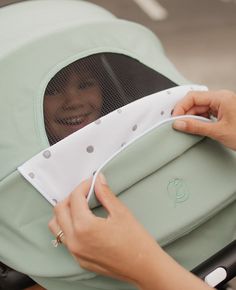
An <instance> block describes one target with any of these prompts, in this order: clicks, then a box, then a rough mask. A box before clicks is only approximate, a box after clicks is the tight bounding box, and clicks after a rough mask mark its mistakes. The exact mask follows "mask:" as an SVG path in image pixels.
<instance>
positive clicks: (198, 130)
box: [173, 119, 215, 139]
mask: <svg viewBox="0 0 236 290" xmlns="http://www.w3.org/2000/svg"><path fill="white" fill-rule="evenodd" d="M214 125H215V123H212V122H204V121H199V120H194V119H181V120H176V121H175V122H174V123H173V128H174V129H176V130H178V131H182V132H186V133H191V134H196V135H202V136H207V137H211V138H213V139H214V137H215V136H214V135H215V134H214V132H215V130H214Z"/></svg>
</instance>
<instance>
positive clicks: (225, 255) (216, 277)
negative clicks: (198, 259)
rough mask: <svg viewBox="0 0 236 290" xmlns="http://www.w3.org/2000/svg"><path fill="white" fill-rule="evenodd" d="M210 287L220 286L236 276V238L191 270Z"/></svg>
mask: <svg viewBox="0 0 236 290" xmlns="http://www.w3.org/2000/svg"><path fill="white" fill-rule="evenodd" d="M191 272H192V273H193V274H195V275H196V276H198V277H199V278H201V279H202V280H204V281H205V282H206V283H207V284H208V285H209V286H211V287H217V288H218V287H221V286H222V285H224V284H226V283H227V282H228V281H230V280H231V279H233V278H234V277H235V276H236V240H234V241H233V242H231V243H230V244H228V245H227V246H226V247H224V248H223V249H222V250H220V251H219V252H217V253H216V254H214V255H213V256H211V257H210V258H209V259H207V260H206V261H204V262H203V263H201V264H200V265H198V266H197V267H196V268H194V269H193V270H192V271H191Z"/></svg>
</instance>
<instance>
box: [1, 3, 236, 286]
mask: <svg viewBox="0 0 236 290" xmlns="http://www.w3.org/2000/svg"><path fill="white" fill-rule="evenodd" d="M31 1H34V0H31ZM58 1H59V0H58ZM87 1H89V2H92V3H95V4H98V5H100V6H103V7H104V8H106V9H107V10H109V11H111V12H112V13H113V14H114V15H116V16H118V17H120V18H123V19H127V20H131V21H135V22H138V23H141V24H143V25H145V26H147V27H149V28H150V29H151V30H152V31H153V32H154V33H156V34H157V36H158V37H159V38H160V40H161V42H162V43H163V46H164V48H165V51H166V54H167V56H168V57H169V59H170V60H171V61H172V62H173V63H174V64H175V66H176V67H177V69H178V70H179V71H180V72H181V73H182V74H183V75H184V76H185V78H187V79H189V80H190V81H192V82H194V83H197V84H205V85H207V86H208V87H209V89H213V90H215V89H230V90H234V91H236V0H198V1H196V0H87ZM15 2H21V0H0V7H1V6H4V5H7V4H10V3H15ZM142 41H145V39H140V42H142ZM232 287H233V288H234V289H236V281H234V282H233V284H232Z"/></svg>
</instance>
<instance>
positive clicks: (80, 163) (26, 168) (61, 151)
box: [18, 85, 207, 205]
mask: <svg viewBox="0 0 236 290" xmlns="http://www.w3.org/2000/svg"><path fill="white" fill-rule="evenodd" d="M191 90H195V91H203V90H207V88H206V87H205V86H200V85H183V86H177V87H174V88H171V89H168V90H164V91H161V92H158V93H155V94H152V95H149V96H146V97H144V98H142V99H139V100H137V101H134V102H132V103H130V104H128V105H126V106H124V107H122V108H120V109H118V110H116V111H113V112H111V113H109V114H108V115H106V116H104V117H102V118H100V119H98V120H96V121H95V122H93V123H90V124H89V125H87V126H86V127H84V128H82V129H80V130H79V131H77V132H75V133H73V134H71V135H70V136H68V137H66V138H65V139H63V140H61V141H59V142H58V143H56V144H54V145H52V146H51V147H49V148H47V149H45V150H43V151H42V152H40V153H39V154H37V155H35V156H34V157H33V158H31V159H30V160H28V161H26V162H25V163H24V164H23V165H22V166H20V167H19V168H18V170H19V172H20V173H21V174H22V175H23V176H24V177H25V178H26V179H27V180H28V181H29V182H30V183H31V184H32V185H33V186H34V187H35V188H36V189H37V190H38V191H39V192H40V193H41V194H42V195H43V196H44V197H45V198H46V199H47V200H48V201H49V202H50V203H51V204H52V205H55V204H56V203H57V202H58V201H61V200H63V199H64V198H65V197H66V196H67V195H68V194H69V193H70V192H71V191H72V190H73V189H74V188H75V187H76V186H77V185H78V184H79V183H80V182H81V181H83V180H84V179H87V178H89V177H90V176H92V175H95V176H97V173H98V172H99V170H100V169H101V168H102V167H103V166H104V165H105V164H106V163H107V162H108V161H109V160H110V159H111V158H112V157H113V156H114V155H116V154H119V152H120V151H121V150H123V149H124V148H125V147H127V146H129V144H131V143H132V142H133V141H134V140H136V139H137V138H141V137H142V136H143V135H144V134H145V133H146V132H148V131H149V130H150V129H152V128H154V127H157V126H161V125H162V124H163V123H165V122H169V121H172V120H173V117H171V112H172V110H173V108H174V106H175V104H176V102H177V101H179V100H180V99H181V98H183V97H184V96H185V95H186V94H187V93H188V92H189V91H191ZM95 173H96V174H95ZM93 184H94V183H93ZM90 192H92V189H91V190H90ZM88 198H89V197H88Z"/></svg>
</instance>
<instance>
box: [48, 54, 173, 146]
mask: <svg viewBox="0 0 236 290" xmlns="http://www.w3.org/2000/svg"><path fill="white" fill-rule="evenodd" d="M174 86H176V84H175V83H173V82H172V81H171V80H169V79H167V78H166V77H164V76H163V75H161V74H159V73H158V72H156V71H154V70H152V69H150V68H148V67H146V66H145V65H143V64H141V63H140V62H139V61H137V60H134V59H132V58H131V57H127V56H124V55H120V54H114V53H100V54H96V55H92V56H88V57H86V58H83V59H80V60H77V61H75V62H73V63H71V64H70V65H68V66H66V67H65V68H63V69H62V70H61V71H59V72H58V73H57V74H56V75H55V76H54V77H53V78H52V79H51V80H50V82H49V84H48V85H47V88H46V90H45V93H44V120H45V128H46V133H47V136H48V139H49V142H50V144H51V145H52V144H54V143H56V142H58V141H60V140H61V139H63V138H65V137H67V136H68V135H70V134H72V133H74V132H75V131H77V130H79V129H81V128H83V127H84V126H86V125H88V124H89V123H91V122H93V121H95V120H96V119H98V118H100V117H101V116H104V115H106V114H108V113H110V112H112V111H114V110H116V109H118V108H120V107H122V106H124V105H126V104H128V103H131V102H133V101H135V100H137V99H140V98H142V97H144V96H147V95H150V94H152V93H155V92H158V91H161V90H164V89H168V88H171V87H174Z"/></svg>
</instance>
